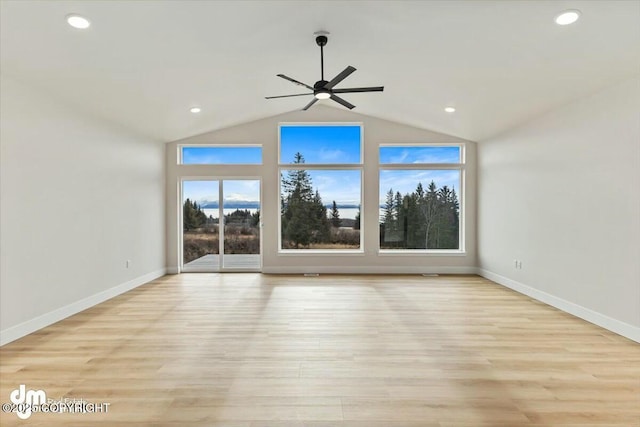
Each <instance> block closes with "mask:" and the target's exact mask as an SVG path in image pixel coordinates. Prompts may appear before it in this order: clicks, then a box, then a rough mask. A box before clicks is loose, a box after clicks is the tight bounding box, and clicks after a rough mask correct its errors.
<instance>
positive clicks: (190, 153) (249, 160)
mask: <svg viewBox="0 0 640 427" xmlns="http://www.w3.org/2000/svg"><path fill="white" fill-rule="evenodd" d="M182 163H183V164H185V165H216V164H235V165H237V164H245V165H247V164H251V165H259V164H262V147H182Z"/></svg>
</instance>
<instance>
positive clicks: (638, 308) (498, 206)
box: [478, 78, 640, 341]
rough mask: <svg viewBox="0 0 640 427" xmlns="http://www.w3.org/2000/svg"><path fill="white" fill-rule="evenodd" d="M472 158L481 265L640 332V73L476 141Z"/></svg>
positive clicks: (621, 328)
mask: <svg viewBox="0 0 640 427" xmlns="http://www.w3.org/2000/svg"><path fill="white" fill-rule="evenodd" d="M478 157H479V160H478V162H479V163H478V170H479V173H478V182H479V184H478V185H479V192H478V195H479V197H478V199H479V203H478V241H479V242H478V253H479V264H480V268H481V269H482V272H483V274H485V275H486V276H487V277H489V278H491V279H494V280H496V281H498V282H500V283H503V284H506V285H507V286H511V287H514V288H515V289H518V290H520V291H523V292H525V293H528V294H530V295H532V296H534V297H536V298H539V299H541V300H543V301H545V302H548V303H551V304H552V305H556V306H558V307H559V308H562V309H564V310H566V311H569V312H571V313H573V314H576V315H578V316H580V317H583V318H586V319H587V320H590V321H592V322H594V323H597V324H600V325H602V326H605V327H608V328H609V329H612V330H614V331H617V332H619V333H621V334H623V335H626V336H628V337H631V338H633V339H635V340H639V341H640V78H634V79H632V80H628V81H626V82H623V83H621V84H619V85H616V86H614V87H611V88H609V89H607V90H604V91H602V92H599V93H597V94H594V95H592V96H589V97H586V98H584V99H581V100H579V101H576V102H573V103H572V104H570V105H566V106H565V107H563V108H561V109H557V110H555V111H552V112H550V113H548V114H546V115H544V116H543V117H540V118H538V119H536V120H533V121H531V122H529V123H527V124H526V125H524V126H521V127H519V128H517V129H514V130H512V131H510V132H508V133H506V134H504V135H502V136H499V137H496V138H493V139H491V140H489V141H485V142H482V143H480V144H478ZM514 259H519V260H521V261H522V269H515V268H514V264H513V262H514Z"/></svg>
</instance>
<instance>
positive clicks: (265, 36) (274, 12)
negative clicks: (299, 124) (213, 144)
mask: <svg viewBox="0 0 640 427" xmlns="http://www.w3.org/2000/svg"><path fill="white" fill-rule="evenodd" d="M565 9H579V10H581V11H582V18H581V19H580V21H578V22H577V23H576V24H574V25H570V26H566V27H561V26H558V25H556V24H555V23H554V22H553V18H554V16H555V15H556V14H557V13H558V12H560V11H562V10H565ZM1 12H2V14H1V15H2V16H1V18H2V21H1V24H2V26H1V67H2V69H1V71H2V73H3V74H5V75H8V76H12V77H14V78H16V79H19V80H21V81H23V82H25V83H28V84H30V85H33V86H34V87H36V88H39V89H40V90H42V91H44V92H48V93H51V94H53V95H56V96H58V97H63V98H65V99H66V100H67V102H70V103H72V104H75V105H76V106H80V107H81V108H82V109H83V110H85V111H87V112H89V113H92V114H95V115H99V116H101V117H103V118H106V119H108V120H110V121H112V122H115V123H118V124H120V125H123V126H126V127H128V128H130V129H132V130H134V131H136V132H140V133H143V134H146V135H149V136H151V137H153V138H156V139H158V140H161V141H171V140H176V139H180V138H184V137H187V136H191V135H195V134H199V133H203V132H207V131H210V130H215V129H219V128H222V127H227V126H229V125H233V124H238V123H243V122H247V121H251V120H255V119H259V118H263V117H268V116H272V115H276V114H279V113H283V112H287V111H292V110H296V109H300V108H302V107H303V106H304V105H305V104H306V103H307V102H308V101H309V100H310V99H311V97H309V98H307V97H294V98H287V99H276V100H265V99H264V97H265V96H268V95H281V94H289V93H301V92H303V91H304V90H301V89H303V88H300V87H299V86H296V85H293V84H291V83H289V82H287V81H285V80H282V79H279V78H278V77H276V74H278V73H283V74H286V75H288V76H291V77H293V78H295V79H298V80H301V81H303V82H305V83H308V84H310V85H313V83H314V82H315V81H316V80H319V77H320V76H319V74H320V64H319V58H320V50H319V48H318V47H317V46H316V44H315V41H314V36H313V33H314V32H315V31H317V30H327V31H329V32H330V33H331V34H330V36H329V43H328V45H327V46H326V48H325V77H328V80H330V79H331V78H332V77H333V76H334V75H336V74H337V73H338V72H340V71H341V70H342V69H344V68H345V67H346V66H347V65H352V66H354V67H356V68H357V69H358V70H357V71H356V72H355V73H353V74H352V75H351V76H349V77H348V78H347V79H346V80H344V81H343V82H342V83H341V84H340V85H339V86H338V87H358V86H375V85H384V86H385V90H384V92H382V93H372V94H345V95H344V96H343V97H344V98H345V99H347V100H348V101H350V102H352V103H353V104H355V105H356V108H355V109H354V110H353V111H355V112H359V113H362V114H367V115H371V116H375V117H380V118H384V119H388V120H393V121H397V122H400V123H406V124H410V125H413V126H417V127H420V128H426V129H431V130H435V131H439V132H444V133H448V134H451V135H455V136H458V137H462V138H466V139H470V140H476V141H481V140H483V139H486V138H488V137H491V136H493V135H496V134H498V133H500V132H503V131H505V130H507V129H509V128H511V127H513V126H516V125H518V124H520V123H523V122H525V121H527V120H529V119H531V118H533V117H535V116H537V115H540V114H542V113H544V112H545V111H548V110H550V109H553V108H557V107H559V106H562V105H563V104H566V103H568V102H570V101H571V100H573V99H575V98H578V97H580V96H584V95H586V94H589V93H592V92H594V91H597V90H599V89H600V88H603V87H606V86H608V85H612V84H615V83H616V82H618V81H621V80H623V79H626V78H630V77H632V76H634V75H637V74H640V1H636V0H632V1H611V0H607V1H591V0H587V1H564V0H558V1H422V2H418V1H398V0H396V1H389V2H384V1H340V2H338V1H309V2H303V1H255V2H251V1H185V0H183V1H55V2H54V1H42V2H36V1H5V0H3V1H2V10H1ZM71 12H75V13H80V14H83V15H85V16H86V17H88V18H89V19H90V20H91V22H92V26H91V28H90V29H88V30H86V31H79V30H75V29H73V28H71V27H69V26H68V25H67V24H66V22H65V16H66V15H67V14H68V13H71ZM322 102H323V103H326V104H327V105H330V106H336V108H344V107H342V106H340V105H338V104H335V103H333V102H332V101H322ZM192 105H199V106H201V107H202V109H203V112H202V113H200V114H198V115H194V114H192V113H190V112H189V107H191V106H192ZM447 105H453V106H455V107H456V108H457V109H458V111H457V112H456V113H455V114H447V113H445V112H444V111H443V108H444V107H445V106H447Z"/></svg>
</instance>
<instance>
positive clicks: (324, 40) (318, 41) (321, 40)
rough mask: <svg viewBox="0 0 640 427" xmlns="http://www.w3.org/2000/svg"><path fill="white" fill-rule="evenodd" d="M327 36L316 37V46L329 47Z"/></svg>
mask: <svg viewBox="0 0 640 427" xmlns="http://www.w3.org/2000/svg"><path fill="white" fill-rule="evenodd" d="M327 40H329V39H327V36H318V37H316V44H317V45H318V46H320V47H322V46H326V45H327Z"/></svg>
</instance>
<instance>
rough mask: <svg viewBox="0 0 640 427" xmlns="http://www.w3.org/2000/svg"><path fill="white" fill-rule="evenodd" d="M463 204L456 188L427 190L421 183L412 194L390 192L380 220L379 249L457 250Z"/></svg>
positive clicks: (428, 188)
mask: <svg viewBox="0 0 640 427" xmlns="http://www.w3.org/2000/svg"><path fill="white" fill-rule="evenodd" d="M459 210H460V204H459V202H458V196H457V195H456V191H455V189H451V188H449V187H447V186H446V185H445V186H442V187H441V188H439V189H438V188H437V187H436V184H435V183H434V182H433V181H431V183H430V184H429V186H428V187H427V190H426V191H425V190H424V188H423V187H422V183H418V186H417V188H416V190H415V191H414V192H413V193H407V194H404V195H402V194H400V192H399V191H398V192H395V193H394V191H393V189H392V188H390V189H389V191H388V192H387V197H386V202H385V204H384V206H383V215H382V218H381V220H380V247H382V248H403V249H458V246H459V222H460V220H459V215H460V213H459Z"/></svg>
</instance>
